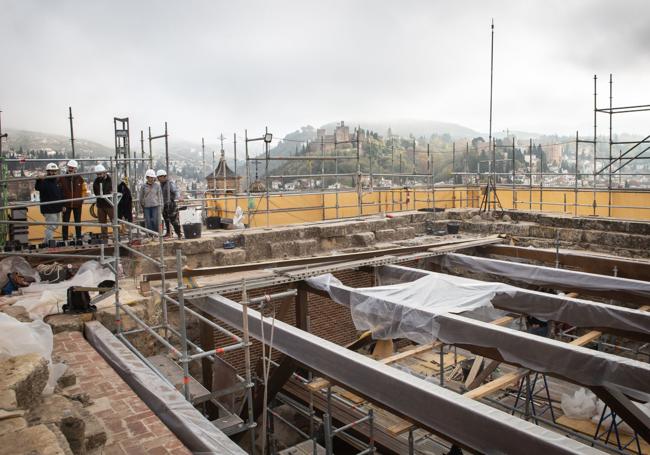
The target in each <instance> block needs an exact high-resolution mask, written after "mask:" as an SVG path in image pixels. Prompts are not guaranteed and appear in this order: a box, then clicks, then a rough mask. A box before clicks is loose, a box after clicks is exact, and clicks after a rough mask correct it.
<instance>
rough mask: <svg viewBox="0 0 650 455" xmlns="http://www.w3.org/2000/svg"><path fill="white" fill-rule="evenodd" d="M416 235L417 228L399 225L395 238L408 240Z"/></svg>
mask: <svg viewBox="0 0 650 455" xmlns="http://www.w3.org/2000/svg"><path fill="white" fill-rule="evenodd" d="M414 237H415V228H413V227H410V226H405V227H398V228H397V229H395V238H396V239H399V240H408V239H412V238H414Z"/></svg>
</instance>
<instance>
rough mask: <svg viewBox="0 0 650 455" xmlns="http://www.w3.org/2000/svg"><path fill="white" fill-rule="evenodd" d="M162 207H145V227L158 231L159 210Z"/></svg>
mask: <svg viewBox="0 0 650 455" xmlns="http://www.w3.org/2000/svg"><path fill="white" fill-rule="evenodd" d="M159 208H160V207H158V206H156V207H145V208H144V227H146V228H147V229H150V230H152V231H155V232H158V229H159V227H160V226H159V225H158V210H159Z"/></svg>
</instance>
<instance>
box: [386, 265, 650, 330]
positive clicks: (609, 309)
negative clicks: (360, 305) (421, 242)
mask: <svg viewBox="0 0 650 455" xmlns="http://www.w3.org/2000/svg"><path fill="white" fill-rule="evenodd" d="M440 275H442V276H448V275H444V274H440V273H437V272H431V271H428V270H421V269H413V268H410V267H403V266H399V265H385V266H382V267H380V268H379V271H378V274H377V276H378V278H379V282H380V284H390V283H404V282H408V281H413V280H417V279H419V278H421V277H423V276H440ZM455 278H456V279H457V280H459V281H458V282H459V283H460V282H464V283H483V282H482V281H478V280H474V279H471V278H464V277H455ZM504 286H505V285H504ZM509 289H510V291H509V292H507V293H501V292H497V294H496V295H495V296H494V298H493V299H492V304H493V305H494V306H495V307H496V308H499V309H501V310H505V311H513V312H516V313H522V314H527V315H530V316H534V317H536V318H537V319H541V320H544V321H546V320H552V321H561V322H566V323H568V324H571V325H575V326H577V327H587V328H599V329H605V330H617V331H622V332H627V333H626V336H631V337H634V336H636V337H637V338H639V337H640V338H639V339H644V340H645V339H646V338H648V337H650V313H648V312H644V311H639V310H633V309H630V308H623V307H618V306H614V305H608V304H605V303H600V302H594V301H591V300H584V299H578V298H572V297H568V296H566V295H554V294H548V293H545V292H539V291H532V290H529V289H521V288H518V287H514V286H509ZM513 291H514V292H513Z"/></svg>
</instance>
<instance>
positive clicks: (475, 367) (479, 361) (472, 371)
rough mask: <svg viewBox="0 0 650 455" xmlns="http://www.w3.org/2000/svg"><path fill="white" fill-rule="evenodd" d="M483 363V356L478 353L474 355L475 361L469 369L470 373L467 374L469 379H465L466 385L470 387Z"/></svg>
mask: <svg viewBox="0 0 650 455" xmlns="http://www.w3.org/2000/svg"><path fill="white" fill-rule="evenodd" d="M482 364H483V357H481V356H480V355H477V356H476V357H474V362H473V363H472V368H471V369H470V370H469V374H468V375H467V379H465V387H468V386H469V385H470V384H471V383H472V382H474V379H475V378H476V375H477V374H478V372H479V370H480V369H481V365H482Z"/></svg>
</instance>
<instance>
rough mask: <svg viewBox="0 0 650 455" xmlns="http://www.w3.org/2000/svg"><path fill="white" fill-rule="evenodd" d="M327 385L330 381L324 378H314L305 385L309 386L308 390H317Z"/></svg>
mask: <svg viewBox="0 0 650 455" xmlns="http://www.w3.org/2000/svg"><path fill="white" fill-rule="evenodd" d="M329 385H330V382H329V381H328V380H327V379H325V378H314V379H312V380H311V382H309V383H308V384H307V387H309V390H311V391H312V392H318V391H319V390H321V389H324V388H326V387H329Z"/></svg>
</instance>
